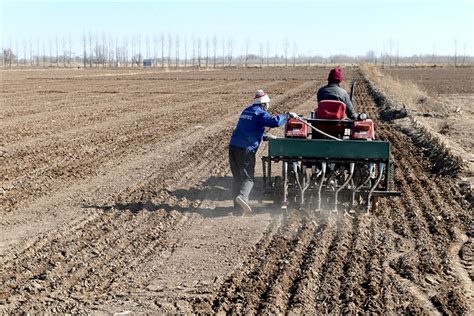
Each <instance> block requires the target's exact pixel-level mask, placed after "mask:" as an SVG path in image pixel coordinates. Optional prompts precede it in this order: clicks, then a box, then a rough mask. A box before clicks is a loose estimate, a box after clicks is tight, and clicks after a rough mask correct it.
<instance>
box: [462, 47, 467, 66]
mask: <svg viewBox="0 0 474 316" xmlns="http://www.w3.org/2000/svg"><path fill="white" fill-rule="evenodd" d="M465 62H466V43H464V54H463V55H462V64H463V65H464V63H465Z"/></svg>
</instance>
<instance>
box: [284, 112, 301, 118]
mask: <svg viewBox="0 0 474 316" xmlns="http://www.w3.org/2000/svg"><path fill="white" fill-rule="evenodd" d="M286 116H287V117H288V118H297V117H298V114H296V113H295V112H287V113H286Z"/></svg>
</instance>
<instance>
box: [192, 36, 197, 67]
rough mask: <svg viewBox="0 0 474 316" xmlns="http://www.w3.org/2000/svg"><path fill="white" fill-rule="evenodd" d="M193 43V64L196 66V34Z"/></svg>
mask: <svg viewBox="0 0 474 316" xmlns="http://www.w3.org/2000/svg"><path fill="white" fill-rule="evenodd" d="M191 45H192V46H193V51H192V53H193V56H192V58H193V63H192V66H193V67H194V63H195V61H196V37H195V36H194V34H193V35H192V37H191Z"/></svg>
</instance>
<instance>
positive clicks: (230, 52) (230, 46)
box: [227, 38, 234, 67]
mask: <svg viewBox="0 0 474 316" xmlns="http://www.w3.org/2000/svg"><path fill="white" fill-rule="evenodd" d="M227 54H228V58H229V67H232V57H233V55H234V39H232V38H229V39H228V40H227Z"/></svg>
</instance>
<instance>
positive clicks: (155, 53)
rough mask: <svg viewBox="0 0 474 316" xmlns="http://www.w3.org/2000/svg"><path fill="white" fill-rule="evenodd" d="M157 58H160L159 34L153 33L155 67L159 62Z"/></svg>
mask: <svg viewBox="0 0 474 316" xmlns="http://www.w3.org/2000/svg"><path fill="white" fill-rule="evenodd" d="M157 60H158V35H156V34H155V35H153V62H154V66H155V67H156V65H157V64H158V63H157Z"/></svg>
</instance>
